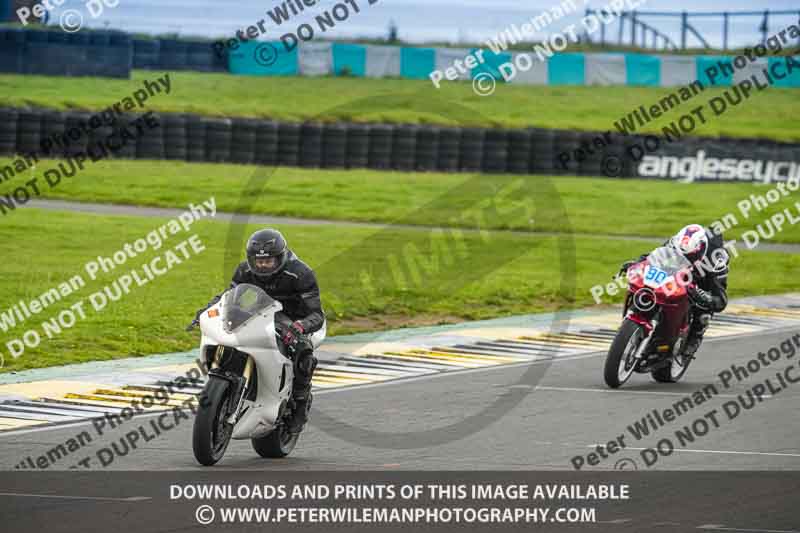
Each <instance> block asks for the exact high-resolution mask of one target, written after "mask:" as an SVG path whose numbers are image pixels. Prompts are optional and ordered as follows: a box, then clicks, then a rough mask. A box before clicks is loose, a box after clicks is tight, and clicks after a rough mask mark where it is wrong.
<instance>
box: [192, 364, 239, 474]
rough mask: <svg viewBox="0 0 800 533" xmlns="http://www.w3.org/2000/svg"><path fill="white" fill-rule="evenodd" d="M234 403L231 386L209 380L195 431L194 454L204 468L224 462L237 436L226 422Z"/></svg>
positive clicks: (202, 397) (193, 440)
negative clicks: (223, 457)
mask: <svg viewBox="0 0 800 533" xmlns="http://www.w3.org/2000/svg"><path fill="white" fill-rule="evenodd" d="M230 402H231V387H230V382H229V381H227V380H225V379H222V378H219V377H216V376H209V378H208V383H206V386H205V388H204V389H203V392H202V393H201V394H200V402H199V405H198V406H197V416H196V417H195V419H194V428H193V429H192V450H193V451H194V457H195V459H197V462H199V463H200V464H201V465H204V466H212V465H214V464H216V463H217V462H219V460H220V459H222V456H223V455H225V450H227V449H228V444H229V443H230V441H231V435H233V425H232V424H229V423H228V421H227V420H226V419H227V417H228V410H229V404H230Z"/></svg>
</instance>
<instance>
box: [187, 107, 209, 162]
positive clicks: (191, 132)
mask: <svg viewBox="0 0 800 533" xmlns="http://www.w3.org/2000/svg"><path fill="white" fill-rule="evenodd" d="M186 159H187V160H188V161H205V160H206V123H205V121H204V120H203V118H202V117H199V116H197V115H188V116H187V117H186Z"/></svg>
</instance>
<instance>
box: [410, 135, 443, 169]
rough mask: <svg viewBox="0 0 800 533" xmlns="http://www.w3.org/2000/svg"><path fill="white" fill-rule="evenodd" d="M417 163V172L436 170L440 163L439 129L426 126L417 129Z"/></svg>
mask: <svg viewBox="0 0 800 533" xmlns="http://www.w3.org/2000/svg"><path fill="white" fill-rule="evenodd" d="M416 161H417V164H416V169H417V170H422V171H432V170H436V168H437V166H438V163H439V128H437V127H435V126H425V127H420V128H419V129H417V160H416Z"/></svg>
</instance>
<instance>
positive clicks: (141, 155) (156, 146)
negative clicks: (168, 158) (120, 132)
mask: <svg viewBox="0 0 800 533" xmlns="http://www.w3.org/2000/svg"><path fill="white" fill-rule="evenodd" d="M150 117H151V119H147V118H144V115H138V116H137V117H136V118H141V120H140V121H139V123H138V124H139V127H138V128H137V127H136V124H133V125H131V126H129V128H128V129H129V130H130V131H131V132H134V135H136V136H137V139H136V158H137V159H164V158H165V155H166V151H165V150H164V118H163V116H162V115H158V114H157V113H151V114H150ZM153 120H155V121H156V123H157V124H158V125H157V126H155V127H150V124H151V123H152V122H153Z"/></svg>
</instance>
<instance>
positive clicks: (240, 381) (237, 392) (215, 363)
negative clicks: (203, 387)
mask: <svg viewBox="0 0 800 533" xmlns="http://www.w3.org/2000/svg"><path fill="white" fill-rule="evenodd" d="M224 351H225V347H224V346H217V349H216V351H215V352H214V358H213V359H212V360H211V368H209V371H208V373H209V374H214V375H217V376H219V377H221V378H223V379H227V380H228V381H230V382H231V384H232V385H233V386H234V393H233V397H234V398H236V408H235V409H233V410H232V411H231V414H230V415H229V416H228V420H227V422H228V423H229V424H231V425H233V424H236V422H237V420H238V419H239V415H240V414H241V410H242V406H243V405H244V398H245V395H246V394H247V389H248V388H249V385H250V378H251V376H252V375H253V364H254V363H253V358H252V357H251V356H249V355H248V356H247V361H246V362H245V364H244V370H243V372H242V375H241V376H236V375H233V374H232V373H230V372H228V371H221V370H220V361H221V360H222V355H223V353H224Z"/></svg>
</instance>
